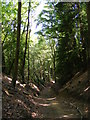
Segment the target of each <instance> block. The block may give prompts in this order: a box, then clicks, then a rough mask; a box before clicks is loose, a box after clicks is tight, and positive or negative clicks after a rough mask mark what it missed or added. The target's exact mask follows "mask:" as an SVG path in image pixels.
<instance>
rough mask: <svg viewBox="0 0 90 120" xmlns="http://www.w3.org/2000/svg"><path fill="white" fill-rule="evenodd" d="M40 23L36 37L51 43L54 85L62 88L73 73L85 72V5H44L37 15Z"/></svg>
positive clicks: (62, 3)
mask: <svg viewBox="0 0 90 120" xmlns="http://www.w3.org/2000/svg"><path fill="white" fill-rule="evenodd" d="M40 23H42V26H43V27H42V30H41V31H39V32H38V34H39V35H40V34H41V35H42V36H44V37H45V38H46V41H48V39H49V41H55V46H56V48H55V49H56V50H55V51H54V55H55V57H53V61H54V59H55V62H54V63H55V64H54V66H55V67H53V70H54V71H55V76H56V78H57V80H58V82H60V84H65V82H67V80H69V79H70V78H71V77H72V76H73V75H74V74H75V73H76V72H78V71H81V70H85V69H86V68H87V54H86V42H85V41H86V40H87V14H86V4H85V3H64V2H58V3H57V4H56V3H55V2H50V1H48V2H47V3H46V6H45V8H44V10H43V11H42V12H41V13H40V15H39V19H38V24H40ZM53 50H54V48H53ZM54 80H55V78H54Z"/></svg>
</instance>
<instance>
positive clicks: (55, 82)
mask: <svg viewBox="0 0 90 120" xmlns="http://www.w3.org/2000/svg"><path fill="white" fill-rule="evenodd" d="M53 67H54V80H55V83H56V73H55V69H56V65H55V50H54V55H53Z"/></svg>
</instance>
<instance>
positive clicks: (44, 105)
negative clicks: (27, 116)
mask: <svg viewBox="0 0 90 120" xmlns="http://www.w3.org/2000/svg"><path fill="white" fill-rule="evenodd" d="M38 105H40V106H43V107H48V106H51V104H50V103H49V104H40V103H39V104H38Z"/></svg>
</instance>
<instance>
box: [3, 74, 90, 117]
mask: <svg viewBox="0 0 90 120" xmlns="http://www.w3.org/2000/svg"><path fill="white" fill-rule="evenodd" d="M11 80H12V79H11V78H9V77H7V76H6V75H3V76H2V83H3V86H2V88H3V118H16V119H17V118H18V119H19V118H20V119H22V118H29V119H30V118H45V119H48V118H50V119H52V117H53V119H55V118H59V117H60V118H81V117H84V118H87V117H88V115H89V106H90V104H89V100H90V96H89V92H90V86H89V82H88V80H87V72H84V73H77V74H76V75H75V76H74V77H73V78H72V82H71V81H69V82H68V83H67V84H66V85H65V86H63V88H62V89H59V92H58V95H57V94H56V92H55V91H53V89H52V88H51V87H52V86H53V83H48V84H47V85H46V87H44V88H43V89H42V90H40V89H39V88H38V87H37V86H36V85H35V84H33V83H30V84H29V85H26V84H20V83H19V82H18V81H17V83H16V89H13V88H12V87H11Z"/></svg>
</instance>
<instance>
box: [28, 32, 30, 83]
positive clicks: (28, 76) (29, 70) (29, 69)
mask: <svg viewBox="0 0 90 120" xmlns="http://www.w3.org/2000/svg"><path fill="white" fill-rule="evenodd" d="M30 32H31V31H29V40H30ZM29 58H30V57H29V43H28V83H29V76H30V69H29V67H30V61H29Z"/></svg>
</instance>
